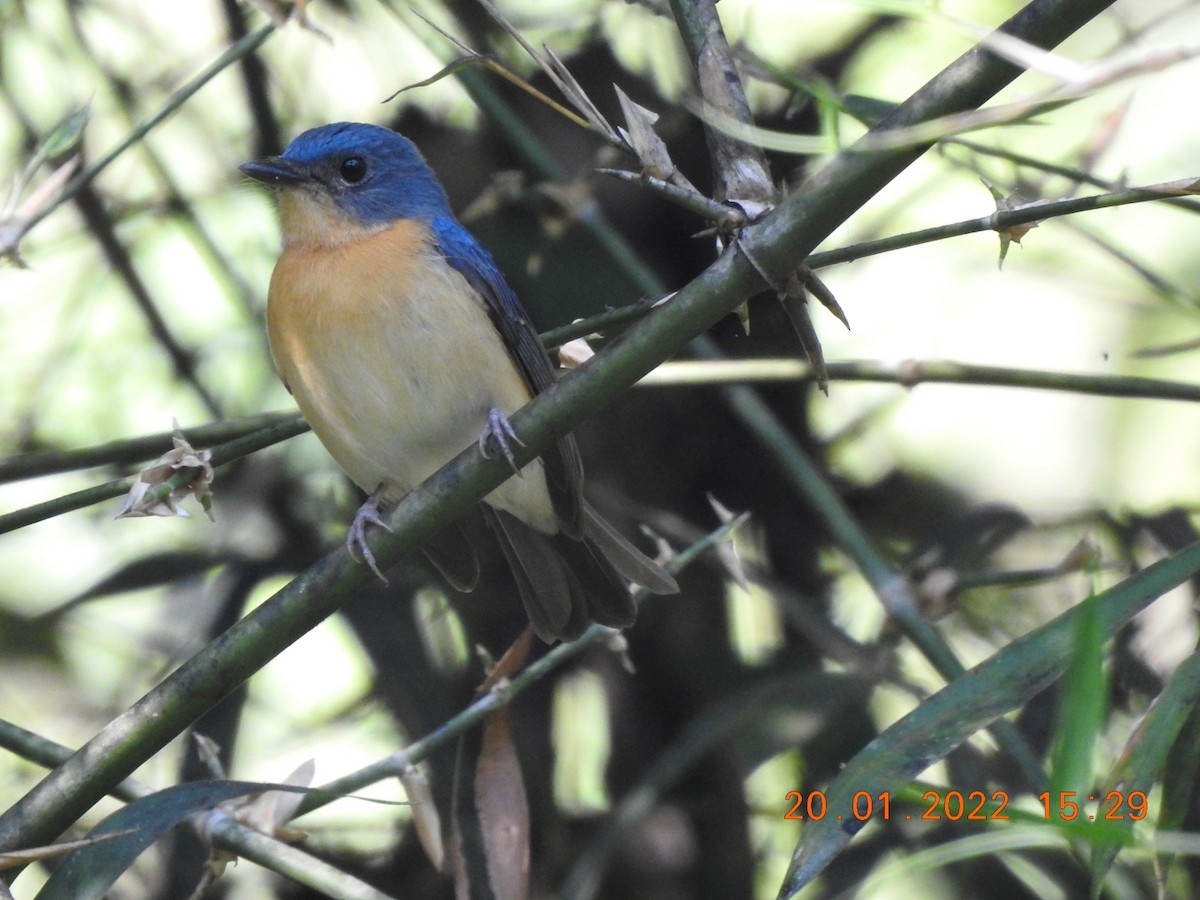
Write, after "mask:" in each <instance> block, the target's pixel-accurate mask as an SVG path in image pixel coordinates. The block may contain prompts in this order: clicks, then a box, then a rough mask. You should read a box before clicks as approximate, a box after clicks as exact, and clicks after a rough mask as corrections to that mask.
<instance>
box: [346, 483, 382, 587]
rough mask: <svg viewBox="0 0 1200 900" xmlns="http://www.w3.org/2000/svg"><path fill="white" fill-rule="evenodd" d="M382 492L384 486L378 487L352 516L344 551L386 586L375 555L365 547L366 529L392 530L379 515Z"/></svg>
mask: <svg viewBox="0 0 1200 900" xmlns="http://www.w3.org/2000/svg"><path fill="white" fill-rule="evenodd" d="M383 492H384V485H380V486H379V487H377V488H376V489H375V491H374V492H373V493H372V494H371V496H370V497H368V498H367V500H366V502H365V503H364V504H363V505H362V506H360V507H359V508H358V512H356V513H355V514H354V521H353V522H351V523H350V530H349V531H347V532H346V550H348V551H349V553H350V556H351V558H352V559H354V560H357V561H362V562H365V563H366V564H367V566H368V567H369V568H370V569H371V571H372V572H374V573H375V576H376V577H377V578H378V579H379V580H380V581H382V582H383V583H384V584H387V578H386V577H384V574H383V572H381V571H380V570H379V565H378V564H377V563H376V562H375V554H374V553H372V552H371V548H370V547H369V546H367V528H368V527H369V526H371V525H376V526H378V527H379V528H382V529H383V530H384V531H388V532H390V531H391V530H392V528H391V526H390V525H388V523H387V522H385V521H384V520H383V517H382V516H380V515H379V504H380V503H381V502H382V500H383Z"/></svg>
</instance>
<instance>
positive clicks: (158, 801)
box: [37, 781, 307, 900]
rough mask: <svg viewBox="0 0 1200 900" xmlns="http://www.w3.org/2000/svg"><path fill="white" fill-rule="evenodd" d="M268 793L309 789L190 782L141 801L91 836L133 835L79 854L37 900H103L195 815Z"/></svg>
mask: <svg viewBox="0 0 1200 900" xmlns="http://www.w3.org/2000/svg"><path fill="white" fill-rule="evenodd" d="M263 791H292V792H306V791H307V789H306V788H301V787H296V786H295V785H289V784H259V783H255V782H248V781H190V782H188V783H186V784H179V785H175V786H174V787H169V788H167V789H166V790H162V791H157V792H155V793H153V794H149V795H147V796H145V797H142V798H141V799H140V800H137V801H135V802H133V803H131V804H129V805H128V806H126V807H123V808H122V809H119V810H117V811H116V812H115V813H113V814H112V815H111V816H109V817H108V818H106V819H105V820H104V821H103V822H101V823H100V824H99V825H97V826H96V827H95V828H93V829H92V831H91V832H90V833H89V835H88V836H89V837H100V836H101V835H105V834H110V833H112V832H120V831H128V832H129V833H128V834H124V835H121V836H119V837H114V838H112V839H111V840H108V841H103V842H101V843H98V844H92V845H90V846H87V847H84V848H83V849H81V850H76V851H75V852H74V853H72V854H71V855H70V856H68V857H67V858H66V859H65V860H64V861H63V864H62V866H61V867H59V868H58V869H57V870H56V871H55V872H54V874H53V875H51V876H50V878H49V880H47V882H46V884H45V885H44V886H43V887H42V889H41V891H40V892H39V893H38V895H37V900H103V897H104V895H105V893H106V892H107V891H108V889H109V888H110V887H112V885H113V883H114V882H116V880H117V879H118V878H119V877H120V876H121V874H122V873H123V872H124V871H125V870H127V869H128V868H129V867H130V866H131V865H133V861H134V860H135V859H137V858H138V856H139V855H140V854H141V853H142V851H144V850H145V849H146V848H147V847H149V846H150V845H151V844H153V843H154V842H155V841H156V840H158V839H159V838H160V837H162V836H163V835H164V834H165V833H166V832H168V831H170V830H171V829H172V828H174V827H175V826H176V825H178V824H179V823H180V822H182V821H183V820H184V819H186V818H187V817H188V816H190V815H191V814H192V813H196V812H200V811H202V810H206V809H211V808H212V807H214V806H216V805H217V804H218V803H221V802H222V801H225V800H232V799H233V798H235V797H244V796H246V795H247V794H260V793H262V792H263Z"/></svg>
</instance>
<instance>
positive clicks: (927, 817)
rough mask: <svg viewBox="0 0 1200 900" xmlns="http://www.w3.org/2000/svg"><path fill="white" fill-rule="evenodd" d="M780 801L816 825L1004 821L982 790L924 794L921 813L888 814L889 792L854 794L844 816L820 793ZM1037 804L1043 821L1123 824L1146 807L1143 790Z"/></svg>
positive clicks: (1003, 799)
mask: <svg viewBox="0 0 1200 900" xmlns="http://www.w3.org/2000/svg"><path fill="white" fill-rule="evenodd" d="M784 799H785V800H786V801H787V802H788V803H789V804H790V806H789V808H788V810H787V812H785V813H784V814H783V817H784V818H785V819H798V820H808V821H819V820H821V819H824V818H826V816H830V815H832V816H834V817H835V818H836V819H837V820H838V821H841V820H842V819H844V818H848V819H853V820H855V821H858V822H866V821H867V820H868V819H870V818H872V817H875V816H878V817H879V818H881V819H883V820H884V821H888V820H890V819H893V818H902V819H905V820H911V819H917V820H919V821H920V820H924V821H943V820H950V821H952V822H957V821H959V820H960V819H961V820H965V821H968V822H996V821H1004V820H1007V819H1008V818H1009V815H1008V811H1007V810H1008V802H1009V796H1008V792H1007V791H992V792H991V793H990V794H989V793H987V792H986V791H967V792H963V791H933V790H930V791H925V793H924V794H922V795H921V800H922V803H924V804H925V808H924V809H923V810H921V811H920V812H912V811H909V812H905V813H903V814H901V813H898V812H897V813H896V814H893V810H892V795H891V793H890V792H889V791H880V792H879V793H877V794H872V793H871V792H870V791H858V792H857V793H855V795H854V796H853V797H852V798H851V801H850V810H849V811H848V813H846V814H842V813H838V812H833V811H831V810H830V809H829V802H828V800H827V799H826V796H825V794H824V792H822V791H809V792H808V793H801V792H800V791H788V792H787V795H786V797H785V798H784ZM1037 799H1038V802H1039V803H1040V804H1041V812H1042V816H1043V817H1044V818H1045V819H1046V820H1047V821H1050V820H1051V819H1054V820H1058V821H1064V822H1069V821H1072V820H1074V819H1078V818H1081V817H1083V818H1085V819H1088V820H1095V819H1103V820H1107V821H1120V820H1124V819H1128V820H1130V821H1133V822H1137V821H1140V820H1141V819H1144V818H1146V814H1147V811H1148V808H1149V807H1148V803H1147V800H1146V794H1145V792H1144V791H1129V792H1128V793H1126V792H1125V791H1109V792H1108V793H1106V794H1104V795H1096V794H1091V795H1089V796H1088V797H1087V798H1086V799H1085V798H1081V797H1079V796H1078V795H1077V793H1076V792H1075V791H1059V792H1058V793H1057V794H1051V792H1050V791H1043V792H1042V793H1040V794H1038V795H1037ZM1097 801H1099V806H1098V807H1097V808H1096V810H1095V811H1094V812H1093V813H1092V814H1090V815H1089V814H1088V813H1087V812H1085V811H1084V809H1083V808H1081V805H1080V804H1081V803H1084V802H1090V803H1096V802H1097ZM904 808H905V809H906V810H911V809H912V807H911V804H908V803H905V804H904Z"/></svg>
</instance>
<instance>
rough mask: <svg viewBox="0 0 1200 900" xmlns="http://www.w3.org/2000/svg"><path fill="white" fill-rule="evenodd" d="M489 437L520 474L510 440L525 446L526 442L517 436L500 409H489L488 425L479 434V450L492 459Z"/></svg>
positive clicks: (513, 468)
mask: <svg viewBox="0 0 1200 900" xmlns="http://www.w3.org/2000/svg"><path fill="white" fill-rule="evenodd" d="M488 438H491V439H492V441H493V442H494V443H495V444H496V446H497V447H499V448H500V452H501V453H502V454H504V458H505V459H507V460H508V464H509V465H510V466H512V470H513V471H514V472H515V473H516V474H518V475H520V474H521V470H520V469H518V468H517V460H516V459H515V457H513V452H512V447H511V446H509V443H508V442H509V440H513V441H516V442H517V444H518V445H519V446H521V447H524V446H525V442H524V441H522V440H521V439H520V438H519V437H517V433H516V432H515V431H513V427H512V424H511V423H510V422H509V421H508V416H506V415H505V414H504V413H503V412H502V411H501V410H499V409H491V410H489V411H488V421H487V427H486V428H485V429H483V434H481V435H480V436H479V451H480V452H481V453H482V454H483V455H484V457H485V458H486V459H491V458H492V454H491V453H490V452H489V451H488Z"/></svg>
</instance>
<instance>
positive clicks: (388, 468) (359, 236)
mask: <svg viewBox="0 0 1200 900" xmlns="http://www.w3.org/2000/svg"><path fill="white" fill-rule="evenodd" d="M241 170H242V172H244V173H245V174H246V175H249V176H250V177H251V178H254V179H256V180H258V181H261V182H263V183H264V184H267V185H269V186H270V187H272V188H274V189H276V190H277V192H278V195H279V218H280V225H281V229H282V232H283V252H282V254H281V256H280V258H279V261H278V262H277V263H276V265H275V271H274V273H273V274H272V276H271V287H270V291H269V294H268V301H267V330H268V336H269V338H270V344H271V355H272V358H273V359H274V361H275V367H276V369H277V370H278V372H279V375H280V377H281V378H282V379H283V382H284V384H285V385H286V386H287V388H288V390H289V391H291V393H292V395H293V396H294V397H295V399H296V402H297V404H298V405H299V407H300V410H301V412H303V413H304V416H305V417H306V418H307V419H308V422H309V424H310V425H311V426H312V429H313V431H314V432H315V433H316V435H317V437H318V438H320V440H321V442H322V443H323V444H324V445H325V448H326V449H327V450H328V451H329V453H330V454H331V455H332V456H333V458H334V460H336V461H337V463H338V465H340V466H341V467H342V469H343V470H344V471H345V472H346V474H347V475H349V476H350V478H351V479H352V480H353V481H354V482H355V483H356V484H357V485H358V486H359V487H361V488H362V489H363V490H364V491H366V492H367V493H368V494H369V495H370V496H369V498H368V500H367V502H366V503H364V504H363V506H362V508H361V509H359V510H358V512H357V514H356V515H355V517H354V523H353V525H352V526H351V527H350V531H349V533H348V534H347V536H346V544H347V546H348V547H349V549H350V551H351V553H356V552H357V553H361V555H362V557H363V559H364V560H365V561H366V562H367V564H369V565H370V566H371V568H372V569H374V571H375V572H376V574H378V575H380V577H381V578H382V577H383V576H382V574H381V573H380V572H379V569H378V568H377V566H376V565H375V560H374V557H373V556H372V554H371V551H370V548H369V547H368V546H367V543H366V540H365V536H366V529H367V527H368V526H370V525H379V526H383V527H386V526H385V525H384V521H383V519H382V518H381V516H380V510H381V508H386V507H387V506H388V505H390V504H394V503H395V502H396V501H398V500H399V499H400V498H401V497H403V496H404V495H405V494H406V493H408V492H409V491H411V490H412V489H413V488H414V487H416V486H417V485H418V484H420V483H421V482H422V481H423V480H425V478H427V477H428V476H430V475H432V474H433V473H434V472H435V471H437V470H438V469H439V468H440V467H441V466H442V465H444V464H445V463H446V462H448V461H449V460H450V459H451V458H453V457H454V456H455V455H457V454H458V453H459V452H461V451H462V450H464V449H465V448H466V447H467V446H469V445H470V444H471V443H473V442H475V441H478V442H479V444H480V446H481V448H483V449H484V451H485V452H488V451H489V450H490V449H491V448H492V447H494V448H496V449H498V450H499V451H500V452H501V453H503V454H504V455H505V456H507V457H508V458H509V460H510V462H512V454H511V445H510V441H514V440H515V439H516V436H515V434H513V432H512V428H511V426H510V425H509V424H508V416H509V415H510V414H512V413H513V412H514V411H515V410H517V409H519V408H520V407H521V406H524V405H525V403H527V402H528V401H529V400H530V399H531V398H532V397H533V395H534V394H537V393H539V392H540V391H544V390H546V389H547V388H549V387H550V386H551V385H552V384H553V383H554V369H553V365H552V364H551V362H550V358H549V356H548V355H547V353H546V351H545V349H544V348H543V346H542V344H541V342H540V341H539V339H538V336H537V332H536V331H535V330H534V329H533V327H532V326H531V325H530V323H529V320H528V318H527V316H526V314H525V311H524V310H523V309H522V308H521V304H520V302H519V301H518V300H517V297H516V294H514V293H513V290H512V288H510V287H509V286H508V283H507V282H506V281H505V280H504V276H503V275H501V273H500V270H499V269H498V268H497V266H496V263H495V262H494V261H493V260H492V257H491V255H490V254H489V253H488V252H487V250H485V249H484V248H483V246H482V245H481V244H480V243H479V242H478V241H477V240H476V239H475V238H474V236H472V235H471V233H470V232H469V231H467V230H466V229H465V228H464V227H463V226H462V225H461V224H460V223H459V222H458V220H457V219H455V217H454V214H453V213H452V212H451V210H450V204H449V201H448V200H447V197H446V193H445V191H444V190H443V189H442V186H441V184H440V183H439V182H438V180H437V178H436V176H435V175H434V174H433V172H432V170H431V169H430V168H429V166H428V165H427V164H426V162H425V160H424V159H423V158H422V157H421V154H420V152H419V151H418V150H417V148H416V147H415V146H414V145H413V144H412V142H411V141H409V140H408V139H407V138H404V137H401V136H400V135H399V134H397V133H395V132H394V131H390V130H388V129H386V128H381V127H378V126H375V125H362V124H353V123H345V122H343V123H338V124H334V125H325V126H322V127H320V128H314V129H312V130H311V131H306V132H305V133H304V134H301V135H300V136H299V137H297V138H296V139H295V140H294V141H292V143H291V144H290V145H289V146H288V148H287V149H286V150H285V151H284V152H283V154H282V155H280V156H275V157H271V158H268V159H265V160H262V161H259V162H249V163H246V164H245V165H243V166H241ZM514 469H515V465H514ZM519 474H520V476H521V477H518V478H510V479H509V480H508V481H506V482H504V483H503V484H502V485H501V486H500V487H498V488H497V489H496V490H495V491H493V492H492V493H491V494H489V495H488V496H487V497H486V498H485V505H484V510H485V513H486V514H487V519H488V521H489V524H491V526H492V527H493V530H494V531H495V532H496V534H497V535H498V537H499V538H500V542H501V546H502V547H503V548H504V554H505V557H506V558H507V560H508V562H509V564H510V566H511V568H512V570H513V575H514V578H515V580H516V583H517V586H518V589H519V590H520V593H521V597H522V600H523V601H524V604H525V608H526V611H527V612H528V614H529V618H530V621H531V622H532V624H533V627H534V629H535V630H536V632H537V633H538V635H540V636H541V637H542V638H543V639H545V640H547V641H550V640H554V639H559V638H561V639H572V638H575V637H578V636H579V634H581V633H582V632H583V630H584V629H585V628H586V627H587V626H588V624H589V623H590V622H600V623H602V624H605V625H612V626H617V627H621V626H625V625H628V624H630V622H632V620H633V617H634V607H633V602H632V599H631V597H630V593H629V590H628V586H627V585H628V582H636V583H637V584H640V585H643V586H644V587H646V588H648V589H650V590H651V591H654V592H656V593H673V592H675V591H676V590H678V588H677V587H676V584H675V581H674V579H672V578H671V576H670V575H668V574H667V573H666V572H664V571H663V570H662V569H661V568H660V567H659V566H658V565H656V564H655V563H654V562H652V561H651V560H649V559H647V558H646V557H645V556H643V555H642V554H641V553H640V552H638V550H637V549H636V548H635V547H634V546H633V545H632V544H631V543H629V542H628V541H627V540H626V539H625V538H624V537H622V536H621V535H620V534H618V533H617V531H616V530H615V529H614V528H613V527H612V526H611V525H610V524H608V523H607V522H605V521H604V520H603V519H602V518H601V517H600V516H599V515H598V514H597V513H596V511H595V510H594V509H593V508H592V507H591V506H590V505H589V504H588V503H587V502H586V501H585V500H584V499H583V495H582V492H581V491H582V485H583V469H582V466H581V464H580V460H579V451H578V448H577V447H576V444H575V440H574V438H573V437H571V436H569V435H568V436H567V437H565V438H562V439H560V440H559V441H558V442H557V443H556V444H555V445H554V446H552V447H550V448H549V449H548V450H546V452H544V453H543V454H542V456H541V457H540V458H538V459H535V460H534V461H533V462H531V463H529V464H528V465H526V466H525V467H524V468H523V469H522V470H521V471H520V473H519ZM462 546H467V545H465V544H462ZM425 549H426V550H427V553H428V554H429V555H430V557H431V559H432V560H433V561H434V563H435V564H436V565H437V566H438V568H439V569H441V570H442V571H443V573H445V574H446V575H447V577H448V578H449V579H450V580H451V582H452V583H454V584H455V586H456V587H459V588H461V589H469V588H470V587H471V586H472V584H471V582H472V580H473V574H472V573H473V572H475V571H477V569H476V568H475V567H476V563H475V562H474V557H473V553H470V551H469V550H468V551H467V553H468V555H470V557H471V558H470V559H469V560H467V561H463V560H461V559H448V558H447V555H446V554H445V553H444V552H441V551H435V550H433V549H432V548H429V547H427V548H425ZM452 555H453V554H452ZM464 570H465V571H466V573H467V574H465V575H464V574H462V573H463V572H464Z"/></svg>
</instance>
